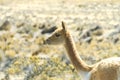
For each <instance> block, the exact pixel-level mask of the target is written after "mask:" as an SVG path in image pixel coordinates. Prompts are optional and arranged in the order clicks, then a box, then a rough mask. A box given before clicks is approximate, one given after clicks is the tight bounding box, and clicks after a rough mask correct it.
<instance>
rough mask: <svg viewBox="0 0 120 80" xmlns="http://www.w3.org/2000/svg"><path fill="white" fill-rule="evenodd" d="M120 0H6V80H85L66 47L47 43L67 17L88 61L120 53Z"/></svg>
mask: <svg viewBox="0 0 120 80" xmlns="http://www.w3.org/2000/svg"><path fill="white" fill-rule="evenodd" d="M119 16H120V1H119V0H99V1H98V0H12V1H11V0H0V80H80V76H79V75H78V74H77V72H76V70H75V68H74V66H73V65H72V64H71V62H70V61H69V58H68V57H67V55H66V51H65V49H64V48H63V46H61V45H60V46H50V45H44V44H43V42H44V40H45V39H47V38H48V37H49V36H50V35H52V32H54V31H55V30H56V29H57V28H61V21H64V22H65V24H66V27H67V28H68V29H69V31H70V32H71V34H72V37H73V39H74V41H75V44H76V47H77V50H78V52H79V55H80V57H81V58H82V59H83V60H84V61H85V62H86V63H87V64H94V63H96V62H98V61H100V60H102V59H105V58H109V57H118V56H120V53H119V52H120V17H119Z"/></svg>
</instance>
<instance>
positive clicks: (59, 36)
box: [44, 22, 67, 45]
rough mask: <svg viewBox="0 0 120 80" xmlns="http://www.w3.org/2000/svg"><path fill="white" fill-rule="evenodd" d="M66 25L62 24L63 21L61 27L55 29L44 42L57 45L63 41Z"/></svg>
mask: <svg viewBox="0 0 120 80" xmlns="http://www.w3.org/2000/svg"><path fill="white" fill-rule="evenodd" d="M66 32H67V30H66V27H65V25H64V22H62V29H57V30H56V31H55V32H54V33H53V34H52V36H50V37H49V38H48V39H46V40H45V42H44V43H45V44H50V45H59V44H64V43H65V36H66Z"/></svg>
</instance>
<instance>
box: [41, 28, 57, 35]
mask: <svg viewBox="0 0 120 80" xmlns="http://www.w3.org/2000/svg"><path fill="white" fill-rule="evenodd" d="M56 29H57V27H56V26H53V27H51V28H46V29H44V30H42V32H41V33H42V34H46V33H52V32H54V31H55V30H56Z"/></svg>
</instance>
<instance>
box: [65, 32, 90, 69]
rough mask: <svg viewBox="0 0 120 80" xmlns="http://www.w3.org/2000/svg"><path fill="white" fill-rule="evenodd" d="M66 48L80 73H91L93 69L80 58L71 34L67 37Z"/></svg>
mask: <svg viewBox="0 0 120 80" xmlns="http://www.w3.org/2000/svg"><path fill="white" fill-rule="evenodd" d="M65 48H66V50H67V53H68V56H69V58H70V60H71V62H72V64H73V65H74V67H75V68H76V69H77V70H78V71H90V70H91V69H92V67H90V66H89V65H87V64H86V63H85V62H84V61H83V60H82V59H81V58H80V56H79V54H78V53H77V51H76V47H75V44H74V41H73V39H72V37H71V35H70V33H69V32H67V33H66V35H65Z"/></svg>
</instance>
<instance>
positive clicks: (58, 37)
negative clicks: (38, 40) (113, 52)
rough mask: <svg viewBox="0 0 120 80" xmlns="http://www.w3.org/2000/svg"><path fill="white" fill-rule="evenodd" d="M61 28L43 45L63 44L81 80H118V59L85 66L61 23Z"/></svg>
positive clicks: (119, 69)
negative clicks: (80, 75)
mask: <svg viewBox="0 0 120 80" xmlns="http://www.w3.org/2000/svg"><path fill="white" fill-rule="evenodd" d="M62 27H63V29H59V30H56V31H55V32H54V33H53V35H52V36H51V37H49V38H48V39H47V40H46V41H45V43H47V44H53V45H56V44H58V45H60V44H63V45H64V46H65V48H66V51H67V54H68V56H69V58H70V60H71V62H72V64H73V65H74V67H75V68H76V70H77V71H78V73H80V74H82V76H83V78H82V80H120V58H108V59H105V60H102V61H100V62H98V63H96V64H94V65H92V66H91V65H87V64H86V63H85V62H84V61H83V60H82V59H81V58H80V57H79V55H78V53H77V50H76V47H75V44H74V41H73V39H72V37H71V35H70V32H69V31H67V29H66V27H65V25H64V22H62ZM84 75H85V76H84Z"/></svg>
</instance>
